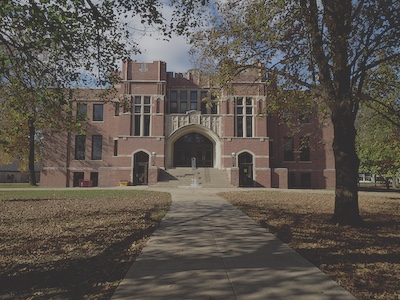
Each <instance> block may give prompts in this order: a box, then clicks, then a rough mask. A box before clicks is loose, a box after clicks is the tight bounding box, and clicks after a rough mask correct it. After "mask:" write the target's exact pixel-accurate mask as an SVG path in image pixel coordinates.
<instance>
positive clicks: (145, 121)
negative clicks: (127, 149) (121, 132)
mask: <svg viewBox="0 0 400 300" xmlns="http://www.w3.org/2000/svg"><path fill="white" fill-rule="evenodd" d="M150 125H151V97H149V96H135V98H134V104H133V113H132V127H133V128H132V133H133V135H134V136H150Z"/></svg>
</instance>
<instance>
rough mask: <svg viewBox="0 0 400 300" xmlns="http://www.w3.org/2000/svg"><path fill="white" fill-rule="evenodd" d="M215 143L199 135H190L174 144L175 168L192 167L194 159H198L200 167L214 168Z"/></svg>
mask: <svg viewBox="0 0 400 300" xmlns="http://www.w3.org/2000/svg"><path fill="white" fill-rule="evenodd" d="M213 152H214V145H213V143H212V142H211V141H210V140H209V139H208V138H206V137H205V136H204V135H201V134H199V133H195V132H192V133H188V134H186V135H184V136H182V137H180V138H179V139H178V140H177V141H176V142H175V143H174V166H175V167H190V166H191V159H192V157H196V162H197V166H198V167H212V166H213V159H214V158H213Z"/></svg>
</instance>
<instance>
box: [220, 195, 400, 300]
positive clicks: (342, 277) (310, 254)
mask: <svg viewBox="0 0 400 300" xmlns="http://www.w3.org/2000/svg"><path fill="white" fill-rule="evenodd" d="M219 195H220V196H222V197H224V198H226V199H227V200H229V201H230V202H231V203H233V204H234V205H236V206H237V207H238V208H239V209H241V210H242V211H243V212H245V213H246V214H247V215H249V216H250V217H251V218H252V219H254V220H255V221H257V222H258V223H260V224H261V225H262V226H265V227H267V228H269V229H270V230H271V231H272V232H274V233H275V234H276V235H277V236H278V237H279V239H281V240H282V241H284V242H285V243H287V244H288V245H290V247H292V248H293V249H295V250H296V251H297V252H299V253H300V254H301V255H303V256H304V257H305V258H307V259H308V260H309V261H310V262H312V263H313V264H314V265H315V266H317V267H319V268H320V269H321V270H322V271H324V272H325V273H327V274H328V275H329V276H330V277H331V278H333V279H334V280H335V281H336V282H338V283H339V284H340V285H342V286H343V287H344V288H346V289H347V290H348V291H350V292H351V293H352V294H353V295H354V296H356V297H357V298H358V299H359V300H367V299H368V300H370V299H382V300H383V299H384V300H399V299H400V242H399V241H400V194H390V195H389V194H385V193H382V194H381V195H378V194H376V193H360V197H359V205H360V213H361V215H362V217H363V218H364V221H365V225H364V226H363V227H361V228H352V227H349V226H336V225H334V224H330V223H329V219H330V217H331V216H332V213H333V207H334V196H333V195H332V194H327V193H309V192H299V193H293V192H290V193H288V192H283V191H267V192H265V191H247V192H232V193H220V194H219Z"/></svg>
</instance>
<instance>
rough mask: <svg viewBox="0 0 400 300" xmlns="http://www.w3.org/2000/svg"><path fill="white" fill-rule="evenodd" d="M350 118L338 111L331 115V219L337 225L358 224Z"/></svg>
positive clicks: (356, 163)
mask: <svg viewBox="0 0 400 300" xmlns="http://www.w3.org/2000/svg"><path fill="white" fill-rule="evenodd" d="M353 120H354V118H352V117H350V116H349V114H346V113H343V111H338V112H336V113H334V114H333V116H332V122H333V126H334V140H333V151H334V155H335V167H336V190H335V210H334V214H333V217H332V221H333V222H334V223H336V224H341V225H359V224H361V223H362V219H361V217H360V213H359V209H358V186H357V181H358V167H359V159H358V156H357V153H356V148H355V137H356V130H355V127H354V121H353Z"/></svg>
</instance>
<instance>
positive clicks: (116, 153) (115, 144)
mask: <svg viewBox="0 0 400 300" xmlns="http://www.w3.org/2000/svg"><path fill="white" fill-rule="evenodd" d="M114 156H118V140H114Z"/></svg>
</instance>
